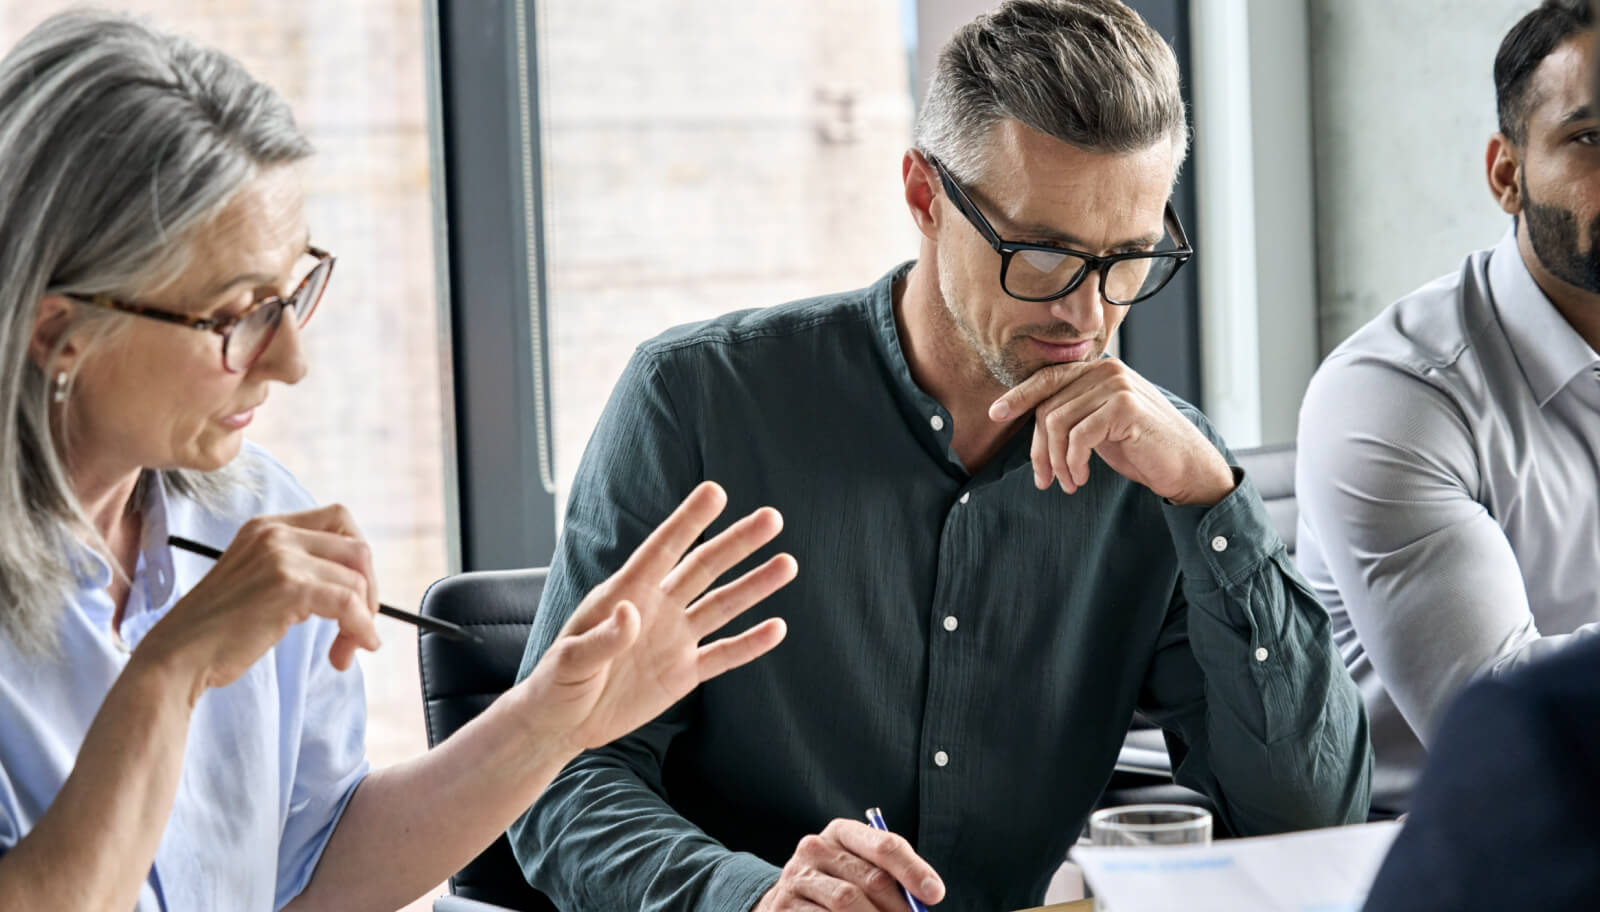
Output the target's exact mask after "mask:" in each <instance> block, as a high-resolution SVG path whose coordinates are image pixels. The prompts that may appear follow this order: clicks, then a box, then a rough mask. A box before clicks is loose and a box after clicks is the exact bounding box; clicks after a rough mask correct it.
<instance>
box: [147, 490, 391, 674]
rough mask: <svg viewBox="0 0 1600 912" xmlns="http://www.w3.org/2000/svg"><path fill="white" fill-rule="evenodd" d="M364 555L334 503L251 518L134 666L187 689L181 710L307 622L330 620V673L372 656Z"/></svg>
mask: <svg viewBox="0 0 1600 912" xmlns="http://www.w3.org/2000/svg"><path fill="white" fill-rule="evenodd" d="M377 610H378V599H377V584H376V582H375V581H374V577H373V570H372V553H371V549H370V548H369V547H368V545H367V542H366V540H365V539H364V538H363V537H362V535H361V530H360V529H358V528H357V527H356V525H355V521H354V520H353V519H351V517H350V513H349V511H347V510H345V508H344V507H342V506H339V505H338V504H331V505H329V506H325V507H319V508H317V509H314V510H305V511H303V512H300V513H288V514H283V515H279V516H260V517H256V518H255V519H252V520H250V521H249V522H247V523H245V524H244V526H243V527H241V528H240V529H239V533H238V534H237V535H236V536H234V539H233V543H232V544H230V545H229V546H228V548H227V550H226V551H224V552H223V554H222V557H220V558H219V559H218V560H217V564H216V566H215V567H213V568H212V569H211V571H210V572H209V573H207V574H206V575H205V576H204V577H202V578H201V580H200V582H199V583H197V584H195V586H194V588H193V589H191V590H189V592H188V594H187V595H185V596H184V597H183V598H181V599H179V600H178V603H177V604H176V605H174V606H173V608H172V610H171V611H170V612H168V614H167V616H166V617H164V618H162V619H161V621H160V622H159V623H157V624H156V625H155V627H153V628H151V630H150V633H149V634H148V635H147V636H146V637H145V639H144V641H143V642H142V643H140V645H139V648H138V650H136V651H135V658H142V659H144V660H145V661H157V662H160V663H162V664H163V665H164V666H165V667H167V668H168V669H169V670H177V671H179V672H180V673H181V674H182V675H183V677H184V678H185V679H187V680H190V681H191V687H192V689H191V692H190V703H191V705H192V704H193V702H194V700H196V699H198V698H199V697H200V695H201V694H202V693H204V692H205V691H206V690H209V689H211V688H214V687H223V686H226V685H228V684H231V683H233V681H235V680H236V679H238V677H239V676H240V675H242V674H244V672H245V670H246V669H248V668H249V667H250V666H251V665H254V664H255V663H256V661H257V660H259V659H260V658H261V657H262V656H263V655H265V654H266V652H267V650H269V649H271V648H272V647H273V646H275V645H276V644H277V643H278V641H279V640H281V639H283V636H284V634H286V633H287V632H288V631H289V628H290V627H292V626H294V625H295V624H298V623H300V622H301V621H304V620H306V619H307V618H309V617H311V616H312V615H320V616H322V617H326V618H330V619H332V620H334V621H336V622H337V623H338V625H339V636H338V638H337V639H336V640H334V643H333V647H332V649H330V650H329V655H328V657H329V660H330V661H331V662H332V663H333V665H334V667H335V668H338V669H340V670H343V669H345V668H348V667H349V666H350V662H351V660H352V659H353V658H354V655H355V650H356V649H357V648H361V649H369V650H371V649H377V648H378V645H379V643H378V631H377V628H376V626H375V625H374V623H373V615H374V614H375V613H376V612H377Z"/></svg>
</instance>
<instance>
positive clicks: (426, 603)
mask: <svg viewBox="0 0 1600 912" xmlns="http://www.w3.org/2000/svg"><path fill="white" fill-rule="evenodd" d="M546 572H547V571H546V570H545V568H543V567H541V568H538V569H536V570H491V571H484V572H480V573H462V574H460V575H457V576H451V577H446V578H445V579H442V580H439V581H438V582H437V583H434V584H433V585H432V586H430V587H429V588H428V591H427V593H426V594H424V595H423V596H422V608H421V612H422V614H423V615H424V616H425V617H431V618H438V619H439V620H441V621H449V622H451V623H453V624H459V625H460V626H462V627H465V628H467V629H468V630H470V631H472V632H473V633H475V634H477V635H478V636H480V637H482V638H483V642H482V643H470V642H465V643H464V642H457V641H454V640H449V639H446V638H444V637H442V636H439V635H438V634H434V633H428V632H426V631H424V632H422V634H421V639H420V641H419V644H418V650H417V652H418V662H419V664H420V666H421V672H422V708H423V714H424V716H425V717H426V720H427V724H428V746H429V747H432V746H434V745H435V744H438V743H439V742H440V741H443V740H444V739H446V738H448V737H450V735H451V733H453V732H454V731H455V730H456V729H458V728H460V727H461V726H463V725H465V724H467V722H469V721H471V720H472V719H473V718H474V717H475V716H477V715H478V713H480V712H483V710H484V708H485V707H487V706H488V705H489V704H490V703H492V702H494V699H495V698H496V697H498V696H499V695H500V694H502V693H504V692H505V691H506V689H507V688H509V687H510V686H511V685H512V684H513V683H515V681H516V678H517V668H518V666H520V665H521V664H522V652H523V649H524V647H525V646H526V645H527V643H528V630H529V628H530V627H531V626H532V625H533V616H534V613H535V612H536V611H537V610H538V608H539V597H540V596H541V595H542V594H543V593H544V580H545V574H546ZM450 892H451V894H452V895H451V896H447V897H441V898H440V899H438V900H437V901H436V902H435V903H434V906H433V908H434V912H494V910H499V912H505V910H518V912H553V910H555V908H556V907H555V905H554V904H552V903H551V902H550V900H549V899H547V898H545V896H544V894H543V893H540V892H539V891H537V890H535V889H533V888H532V887H530V886H528V882H527V881H526V880H525V879H523V876H522V869H521V868H520V867H518V865H517V860H516V859H515V858H514V857H512V855H511V843H510V841H509V840H507V839H506V837H505V836H504V835H503V834H502V835H501V836H500V838H499V839H497V840H495V843H494V845H492V846H490V847H489V848H488V849H486V850H485V851H484V853H483V854H482V855H479V856H478V857H477V858H475V859H473V860H472V861H471V862H469V863H468V864H467V866H466V867H464V868H462V869H461V870H460V871H458V872H457V873H456V875H455V876H454V877H452V878H450ZM486 904H487V905H486Z"/></svg>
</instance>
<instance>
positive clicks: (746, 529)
mask: <svg viewBox="0 0 1600 912" xmlns="http://www.w3.org/2000/svg"><path fill="white" fill-rule="evenodd" d="M781 531H783V516H782V514H780V513H779V512H778V511H777V510H774V509H772V508H771V507H762V508H761V509H759V510H756V511H754V512H752V513H750V514H749V515H748V516H745V517H743V518H742V519H740V520H739V521H738V522H736V523H734V524H733V525H731V526H729V527H728V528H726V529H724V530H722V532H720V533H718V535H717V536H716V537H715V538H713V539H711V540H710V541H708V542H706V543H705V544H703V545H701V546H700V547H698V548H695V549H694V550H693V551H691V552H689V556H688V557H685V558H684V559H683V561H682V562H681V563H679V564H678V566H676V567H674V568H673V570H672V572H671V573H669V574H667V577H666V579H664V580H662V581H661V591H662V592H665V593H666V594H667V597H668V598H670V599H673V600H675V601H677V602H679V603H680V604H681V603H687V602H690V601H693V600H694V599H695V598H697V597H698V596H699V595H700V593H702V592H704V591H705V590H706V587H707V586H709V585H711V584H712V583H713V582H714V581H716V579H717V578H718V577H720V576H722V575H723V574H724V573H727V572H728V571H729V570H732V569H733V568H734V567H735V566H737V565H738V563H739V562H740V561H742V560H744V559H745V558H747V557H749V556H750V555H751V554H754V553H755V551H756V549H757V548H760V547H761V546H762V545H764V544H766V543H767V542H769V541H772V539H773V538H774V537H776V536H777V534H778V533H779V532H781Z"/></svg>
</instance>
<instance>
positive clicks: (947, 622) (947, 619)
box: [944, 614, 961, 633]
mask: <svg viewBox="0 0 1600 912" xmlns="http://www.w3.org/2000/svg"><path fill="white" fill-rule="evenodd" d="M959 626H961V622H960V621H958V620H956V616H955V615H953V614H947V615H945V616H944V629H946V630H948V631H950V632H951V633H954V632H955V630H956V628H957V627H959Z"/></svg>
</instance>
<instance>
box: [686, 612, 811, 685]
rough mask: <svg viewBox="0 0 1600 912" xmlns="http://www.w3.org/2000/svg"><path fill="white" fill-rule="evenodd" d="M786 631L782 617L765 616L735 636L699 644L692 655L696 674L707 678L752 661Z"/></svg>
mask: <svg viewBox="0 0 1600 912" xmlns="http://www.w3.org/2000/svg"><path fill="white" fill-rule="evenodd" d="M788 632H789V627H788V625H786V624H784V622H783V619H782V618H769V619H768V620H765V621H762V622H761V623H759V624H757V625H756V626H754V627H752V628H750V629H749V630H746V631H745V632H744V633H741V634H739V635H738V636H731V637H724V638H723V639H720V640H717V641H716V642H714V643H710V644H708V645H705V646H701V647H700V652H699V655H698V657H697V659H696V663H695V664H696V674H697V676H698V678H699V680H701V681H709V680H710V679H712V678H714V677H716V676H717V675H719V674H722V673H723V672H725V671H730V670H732V669H734V668H738V667H739V666H740V665H744V664H746V663H747V662H751V661H754V660H755V659H758V658H760V657H761V656H763V655H766V654H767V653H768V652H771V651H772V649H773V647H775V646H777V645H778V644H779V643H781V642H783V638H784V635H785V634H787V633H788Z"/></svg>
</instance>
